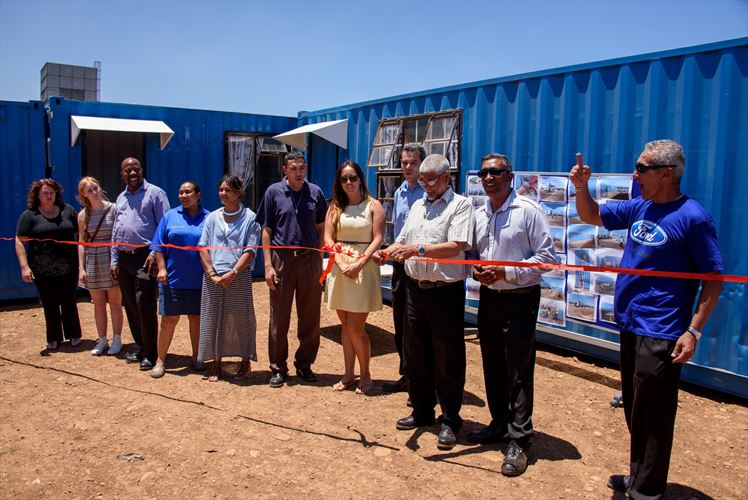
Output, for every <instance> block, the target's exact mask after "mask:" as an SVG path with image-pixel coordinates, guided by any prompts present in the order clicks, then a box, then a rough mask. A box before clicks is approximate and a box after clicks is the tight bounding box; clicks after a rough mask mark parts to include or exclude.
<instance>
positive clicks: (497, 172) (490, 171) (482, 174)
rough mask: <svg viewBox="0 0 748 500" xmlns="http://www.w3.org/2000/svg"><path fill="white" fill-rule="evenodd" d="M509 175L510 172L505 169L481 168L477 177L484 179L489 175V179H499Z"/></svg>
mask: <svg viewBox="0 0 748 500" xmlns="http://www.w3.org/2000/svg"><path fill="white" fill-rule="evenodd" d="M509 173H511V170H509V169H507V168H496V167H491V168H483V169H481V170H478V177H480V178H481V179H485V178H486V177H488V174H491V177H500V176H502V175H504V174H509Z"/></svg>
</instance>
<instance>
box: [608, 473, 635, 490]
mask: <svg viewBox="0 0 748 500" xmlns="http://www.w3.org/2000/svg"><path fill="white" fill-rule="evenodd" d="M630 487H631V476H624V475H622V474H613V475H612V476H610V477H609V478H608V488H610V489H611V490H615V491H620V492H622V493H626V492H627V491H628V490H629V488H630Z"/></svg>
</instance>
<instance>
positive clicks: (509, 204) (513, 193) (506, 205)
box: [485, 189, 517, 217]
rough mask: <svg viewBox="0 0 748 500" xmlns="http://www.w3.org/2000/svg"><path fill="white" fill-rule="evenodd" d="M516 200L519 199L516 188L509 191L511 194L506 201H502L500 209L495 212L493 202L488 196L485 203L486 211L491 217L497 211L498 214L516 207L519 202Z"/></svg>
mask: <svg viewBox="0 0 748 500" xmlns="http://www.w3.org/2000/svg"><path fill="white" fill-rule="evenodd" d="M516 201H517V192H516V191H515V190H514V189H512V190H511V191H510V192H509V196H507V197H506V200H504V203H502V204H501V206H500V207H499V209H498V210H496V211H495V212H494V210H493V205H492V204H491V198H486V205H485V209H486V213H487V214H488V216H489V217H491V216H493V214H495V213H496V214H497V213H499V212H505V211H507V210H509V208H510V207H516V206H517V203H515V202H516Z"/></svg>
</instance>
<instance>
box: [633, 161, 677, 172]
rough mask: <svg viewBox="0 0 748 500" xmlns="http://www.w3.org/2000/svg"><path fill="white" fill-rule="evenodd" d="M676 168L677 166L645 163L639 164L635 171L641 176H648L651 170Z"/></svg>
mask: <svg viewBox="0 0 748 500" xmlns="http://www.w3.org/2000/svg"><path fill="white" fill-rule="evenodd" d="M668 167H669V168H675V167H676V165H645V164H644V163H637V164H636V166H635V167H634V169H635V170H636V171H637V172H639V173H640V174H646V173H647V172H649V171H650V170H654V169H657V168H668Z"/></svg>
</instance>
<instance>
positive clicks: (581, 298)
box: [566, 292, 597, 323]
mask: <svg viewBox="0 0 748 500" xmlns="http://www.w3.org/2000/svg"><path fill="white" fill-rule="evenodd" d="M566 315H567V316H569V317H570V318H577V319H581V320H584V321H590V322H593V323H594V322H595V321H596V320H597V296H596V295H585V294H583V293H574V292H569V293H568V294H567V295H566Z"/></svg>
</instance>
